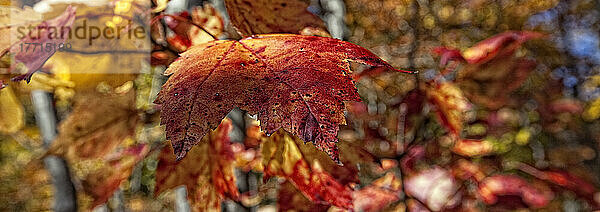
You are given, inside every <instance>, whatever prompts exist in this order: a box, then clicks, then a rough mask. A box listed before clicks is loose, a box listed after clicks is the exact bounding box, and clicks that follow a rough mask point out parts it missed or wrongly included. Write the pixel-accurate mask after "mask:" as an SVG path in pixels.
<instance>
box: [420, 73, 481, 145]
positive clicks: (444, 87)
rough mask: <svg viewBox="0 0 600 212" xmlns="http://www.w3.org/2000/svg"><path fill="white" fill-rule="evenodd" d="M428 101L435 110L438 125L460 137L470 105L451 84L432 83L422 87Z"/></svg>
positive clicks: (461, 93)
mask: <svg viewBox="0 0 600 212" xmlns="http://www.w3.org/2000/svg"><path fill="white" fill-rule="evenodd" d="M423 87H424V89H425V92H426V93H427V97H428V99H429V101H430V102H431V103H432V104H433V105H435V107H436V108H437V111H436V112H437V117H438V119H439V121H440V123H441V124H442V125H443V126H444V127H446V128H447V129H448V131H449V132H450V133H451V134H453V135H457V136H458V135H460V133H461V132H462V130H463V126H464V124H465V121H466V120H465V113H466V112H468V111H469V110H470V109H471V107H472V106H471V103H470V102H469V100H468V99H467V98H466V97H465V96H464V95H463V92H462V91H461V90H460V89H459V88H458V87H457V86H456V85H455V84H454V83H451V82H438V81H434V82H431V83H428V84H427V85H425V86H423Z"/></svg>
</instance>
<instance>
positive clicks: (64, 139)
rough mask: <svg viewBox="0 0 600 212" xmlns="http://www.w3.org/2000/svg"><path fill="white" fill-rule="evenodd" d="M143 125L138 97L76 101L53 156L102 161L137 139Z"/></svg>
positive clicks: (94, 96)
mask: <svg viewBox="0 0 600 212" xmlns="http://www.w3.org/2000/svg"><path fill="white" fill-rule="evenodd" d="M138 122H139V116H138V111H137V110H136V108H135V93H134V91H133V90H130V91H129V92H127V93H124V94H123V93H110V94H101V93H94V94H90V95H85V96H81V97H80V98H79V99H77V100H76V103H75V106H74V109H73V112H71V114H70V115H69V117H68V118H67V119H65V120H64V121H62V122H61V123H60V126H59V127H58V131H59V134H58V137H57V138H56V140H55V141H54V142H52V145H51V147H50V149H49V154H56V155H64V156H65V157H67V158H68V159H70V160H80V159H90V158H100V157H103V156H104V155H106V154H107V153H109V152H111V151H112V150H113V149H114V148H115V147H117V146H119V144H121V143H123V142H124V141H125V140H126V139H129V138H133V137H135V130H136V127H137V125H138Z"/></svg>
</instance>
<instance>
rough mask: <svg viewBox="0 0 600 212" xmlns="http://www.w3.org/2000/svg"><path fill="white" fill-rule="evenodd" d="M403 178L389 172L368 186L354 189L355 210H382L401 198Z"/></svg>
mask: <svg viewBox="0 0 600 212" xmlns="http://www.w3.org/2000/svg"><path fill="white" fill-rule="evenodd" d="M401 190H402V180H401V179H400V178H399V177H397V176H396V175H395V174H393V173H391V172H389V173H387V174H386V175H384V176H383V177H381V178H379V179H377V180H375V181H373V183H371V184H370V185H368V186H365V187H364V188H361V189H360V190H356V191H354V194H353V198H354V210H355V211H380V210H382V209H383V208H385V207H387V206H388V205H390V203H393V202H396V201H398V200H400V195H401V192H402V191H401Z"/></svg>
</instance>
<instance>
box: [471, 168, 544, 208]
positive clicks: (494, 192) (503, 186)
mask: <svg viewBox="0 0 600 212" xmlns="http://www.w3.org/2000/svg"><path fill="white" fill-rule="evenodd" d="M478 193H479V195H480V197H481V199H482V200H483V202H484V203H486V204H489V205H492V204H496V203H497V202H498V199H499V197H500V196H518V197H521V199H522V201H523V202H524V203H525V204H527V205H529V206H530V207H532V208H541V207H544V206H546V205H548V203H550V201H551V200H552V199H553V198H554V193H553V192H552V190H550V188H548V187H547V186H545V185H544V184H532V183H530V182H528V181H527V180H525V179H523V178H521V177H519V176H516V175H508V174H506V175H494V176H490V177H487V178H485V179H483V181H482V182H480V183H479V190H478Z"/></svg>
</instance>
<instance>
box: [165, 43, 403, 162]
mask: <svg viewBox="0 0 600 212" xmlns="http://www.w3.org/2000/svg"><path fill="white" fill-rule="evenodd" d="M350 61H354V62H358V63H363V64H366V65H371V66H384V67H387V68H389V69H393V68H392V67H391V66H390V65H389V64H387V63H386V62H384V61H383V60H381V59H379V58H378V57H377V56H375V55H374V54H373V53H371V52H369V51H368V50H366V49H364V48H362V47H360V46H358V45H355V44H352V43H348V42H344V41H341V40H337V39H332V38H323V37H314V36H303V35H283V34H274V35H260V36H255V37H251V38H246V39H243V40H240V41H224V40H221V41H213V42H209V43H205V44H201V45H198V46H195V47H192V48H191V49H190V50H188V51H187V52H185V53H183V54H182V55H181V57H180V59H179V60H177V61H175V62H174V63H173V64H171V66H170V67H169V69H167V70H166V72H165V74H166V75H171V77H170V78H169V80H168V81H167V83H166V84H165V85H164V86H163V88H162V90H161V91H160V93H159V95H158V98H157V99H156V101H155V102H156V103H157V104H162V113H161V124H163V125H166V131H167V139H168V140H171V142H172V144H173V149H174V152H175V154H176V156H177V159H182V158H183V157H184V156H185V155H186V152H187V151H189V150H190V149H191V148H192V146H193V145H195V144H197V143H198V142H199V141H200V139H201V138H202V137H203V136H204V135H205V134H206V133H207V132H208V130H210V129H214V128H215V127H216V126H217V125H218V123H219V122H220V121H221V119H222V118H223V117H224V116H225V115H226V114H227V113H229V111H230V110H232V109H233V108H235V107H238V108H240V109H242V110H246V111H248V112H249V113H250V114H258V119H259V120H260V121H261V128H262V130H263V131H264V132H266V133H267V134H269V135H270V134H272V133H274V132H275V131H277V130H278V129H279V128H283V129H285V130H286V131H288V132H290V133H292V134H294V135H296V136H298V137H300V138H302V140H304V141H305V142H313V143H314V144H315V145H316V146H317V147H318V148H319V149H320V150H322V151H325V152H327V154H328V155H329V156H330V157H331V158H332V159H333V160H335V161H339V160H338V148H337V146H336V142H337V133H338V130H339V125H343V124H346V119H345V117H344V108H345V106H344V101H360V97H359V95H358V93H357V90H356V88H355V86H354V82H353V81H352V76H351V69H350V63H349V62H350ZM394 70H395V69H394Z"/></svg>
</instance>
